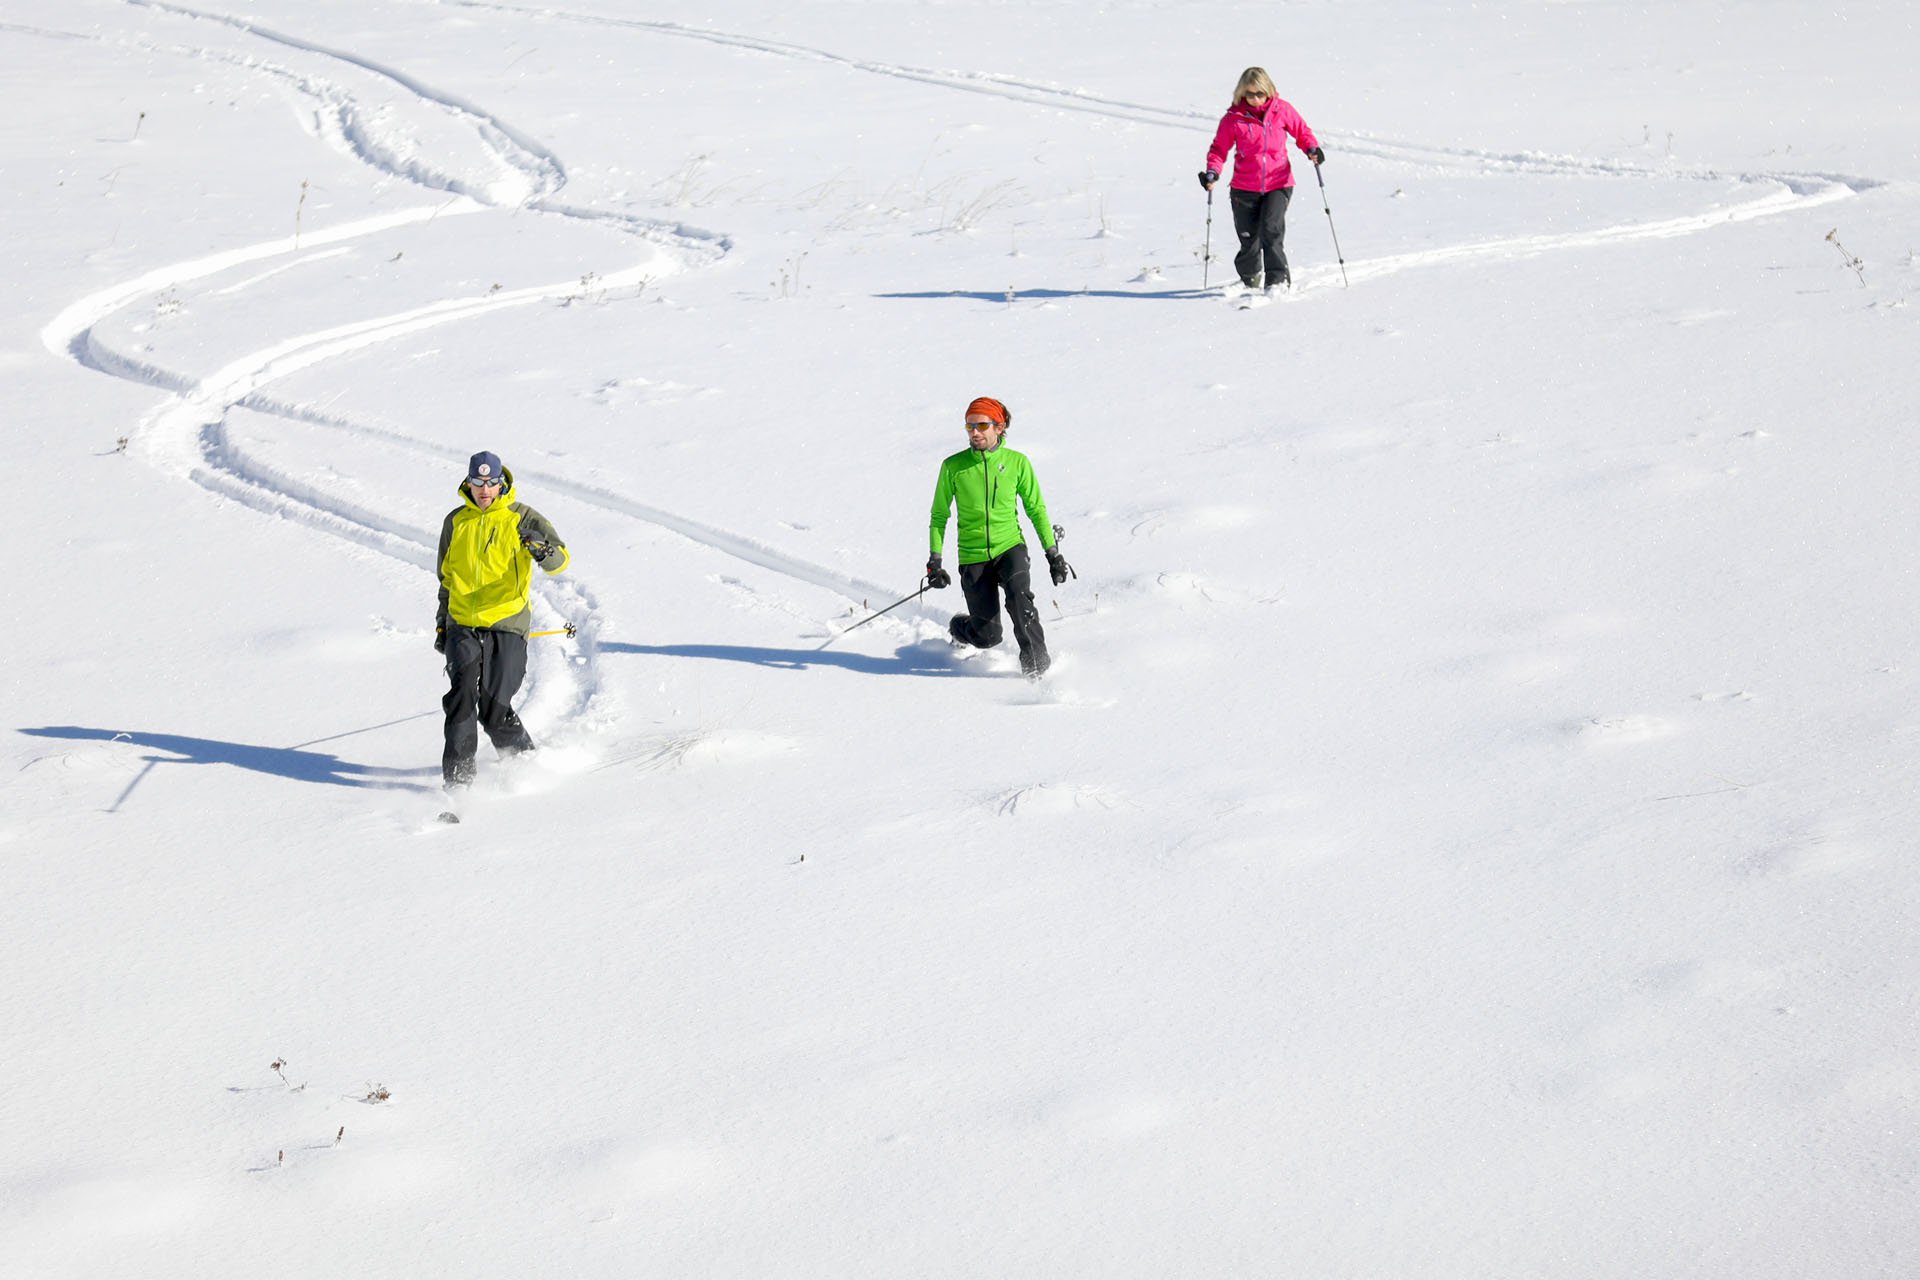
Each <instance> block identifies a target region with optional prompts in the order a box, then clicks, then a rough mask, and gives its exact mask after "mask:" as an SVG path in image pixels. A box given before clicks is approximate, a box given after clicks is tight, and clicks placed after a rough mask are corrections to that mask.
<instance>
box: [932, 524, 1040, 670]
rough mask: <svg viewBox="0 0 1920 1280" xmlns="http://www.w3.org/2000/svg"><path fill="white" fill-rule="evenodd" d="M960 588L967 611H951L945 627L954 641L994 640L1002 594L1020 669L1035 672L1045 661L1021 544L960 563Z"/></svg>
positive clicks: (980, 643)
mask: <svg viewBox="0 0 1920 1280" xmlns="http://www.w3.org/2000/svg"><path fill="white" fill-rule="evenodd" d="M960 590H961V591H962V592H964V593H965V595H966V597H967V612H965V613H960V614H955V615H954V618H953V622H952V623H951V624H949V625H948V627H947V630H948V632H949V633H950V634H951V635H952V636H953V638H954V639H955V640H958V641H959V642H960V643H962V644H970V645H972V646H974V647H975V648H976V649H991V648H992V647H993V646H994V645H997V644H999V643H1000V637H1001V629H1000V597H1001V595H1002V594H1004V595H1005V596H1006V597H1007V615H1008V616H1009V617H1011V618H1012V619H1013V638H1014V640H1015V641H1016V642H1017V643H1018V644H1019V646H1020V669H1021V670H1022V671H1024V672H1026V673H1027V674H1028V675H1039V674H1040V673H1041V672H1043V671H1045V670H1046V669H1047V667H1048V665H1049V664H1050V659H1049V658H1048V657H1047V636H1046V632H1044V631H1042V630H1041V629H1040V610H1039V609H1037V608H1035V607H1034V603H1033V572H1032V562H1031V561H1030V560H1029V559H1028V556H1027V544H1026V543H1024V542H1023V543H1021V544H1020V545H1019V546H1017V547H1012V548H1009V549H1008V550H1006V551H1003V552H1001V553H1000V554H999V555H997V556H995V557H994V558H993V559H991V560H982V561H981V562H980V563H978V564H963V565H961V566H960Z"/></svg>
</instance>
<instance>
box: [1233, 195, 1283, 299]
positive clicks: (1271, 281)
mask: <svg viewBox="0 0 1920 1280" xmlns="http://www.w3.org/2000/svg"><path fill="white" fill-rule="evenodd" d="M1229 199H1230V201H1231V203H1232V205H1233V232H1234V234H1235V235H1237V236H1239V237H1240V252H1239V253H1236V254H1234V255H1233V267H1234V270H1236V271H1238V272H1239V273H1240V280H1241V282H1242V283H1243V284H1246V285H1248V286H1252V285H1254V284H1256V283H1258V281H1259V279H1260V268H1261V266H1262V260H1263V259H1264V265H1265V266H1266V271H1267V287H1268V288H1269V289H1272V288H1275V287H1277V286H1279V285H1283V284H1292V283H1293V274H1292V273H1291V272H1290V271H1288V270H1287V249H1286V243H1287V205H1288V203H1290V202H1291V201H1292V200H1293V188H1292V187H1281V188H1280V189H1279V190H1278V191H1267V192H1259V191H1235V192H1231V193H1230V194H1229Z"/></svg>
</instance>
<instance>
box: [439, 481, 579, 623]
mask: <svg viewBox="0 0 1920 1280" xmlns="http://www.w3.org/2000/svg"><path fill="white" fill-rule="evenodd" d="M506 480H507V486H506V488H504V489H502V490H501V491H500V496H499V497H497V498H495V499H494V500H493V502H492V503H491V504H490V505H489V506H488V507H487V509H486V510H485V511H482V510H481V509H480V508H479V507H477V506H475V505H474V502H473V495H472V494H470V493H468V492H467V485H466V482H465V481H461V483H460V505H459V506H458V507H456V508H454V509H453V510H452V511H449V512H448V513H447V518H446V520H445V521H443V522H442V523H441V525H440V555H439V559H438V563H439V565H440V612H439V617H438V622H439V625H440V626H441V627H443V628H444V627H445V626H446V625H447V624H448V622H450V621H451V622H455V623H458V624H459V625H460V626H463V627H491V628H493V629H494V630H496V631H511V632H513V633H514V634H515V635H521V636H523V635H525V634H527V631H528V629H529V628H530V627H531V625H532V623H533V609H532V607H531V605H530V601H531V600H532V598H533V557H532V556H531V555H530V554H528V552H527V548H526V545H525V541H523V540H529V541H534V542H551V543H552V544H553V546H554V554H553V555H550V556H548V557H547V562H546V564H544V565H542V566H541V567H542V568H543V569H545V570H546V571H547V572H548V573H559V572H560V571H561V570H562V569H564V568H566V567H567V565H568V564H569V563H570V559H571V558H570V557H569V556H568V555H567V547H566V544H565V543H564V542H562V541H561V540H560V535H559V533H557V532H555V530H554V527H553V525H552V523H551V522H549V521H548V519H547V518H546V517H545V516H543V515H541V514H540V513H539V512H538V511H535V510H534V509H533V508H532V507H526V506H521V505H520V503H519V502H517V501H515V499H514V496H513V472H512V471H511V470H509V471H507V472H506Z"/></svg>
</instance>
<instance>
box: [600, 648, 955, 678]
mask: <svg viewBox="0 0 1920 1280" xmlns="http://www.w3.org/2000/svg"><path fill="white" fill-rule="evenodd" d="M600 652H601V653H643V654H650V655H653V656H657V657H662V658H705V659H709V660H712V661H716V662H745V663H750V664H752V665H753V666H758V667H777V668H780V669H781V670H784V671H801V670H805V669H806V668H808V667H838V668H840V669H841V670H842V671H857V672H859V673H860V674H862V675H870V676H935V677H945V676H967V675H971V674H973V673H971V672H968V671H965V670H963V669H962V668H961V667H960V665H959V660H958V659H957V658H955V657H954V656H953V649H952V647H951V646H950V645H947V644H942V643H937V642H932V641H926V642H922V643H919V644H911V645H907V646H906V647H905V648H902V649H898V650H896V651H895V652H894V654H893V656H892V657H881V656H879V655H877V654H870V653H854V652H852V651H848V652H844V653H843V652H841V651H839V650H837V649H774V648H769V647H767V646H765V645H743V644H625V643H622V642H617V641H616V642H612V643H607V644H602V645H601V646H600Z"/></svg>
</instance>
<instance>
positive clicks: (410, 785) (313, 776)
mask: <svg viewBox="0 0 1920 1280" xmlns="http://www.w3.org/2000/svg"><path fill="white" fill-rule="evenodd" d="M19 732H21V733H23V734H25V735H27V736H28V737H33V738H64V739H66V740H68V741H71V742H117V743H125V744H127V745H129V746H132V747H136V748H138V749H141V750H143V751H147V752H151V753H156V754H149V755H146V756H144V757H142V758H143V759H144V760H145V761H146V767H145V768H143V769H141V770H140V772H139V773H138V774H137V775H136V776H135V777H134V779H133V781H132V782H129V783H128V784H127V787H126V790H124V791H122V792H121V793H120V795H119V798H118V799H116V800H115V801H114V802H113V804H112V805H111V806H109V807H108V809H107V812H108V813H117V812H119V810H120V807H121V806H122V805H124V804H125V803H126V802H127V800H128V798H129V797H131V796H132V795H133V792H134V789H135V788H136V787H138V786H139V785H140V784H141V783H142V782H143V781H145V780H146V777H147V775H148V774H150V773H152V772H153V771H154V769H155V768H156V767H158V766H160V765H163V764H215V765H232V766H233V767H235V768H238V769H249V770H252V771H253V772H255V773H264V774H269V775H271V776H273V777H276V778H286V779H288V780H290V781H293V782H307V783H319V784H323V785H326V786H336V787H368V788H372V789H375V790H380V791H420V792H432V791H437V790H438V789H439V788H438V787H437V786H433V785H427V784H423V783H420V782H414V781H410V779H414V778H428V777H431V778H438V777H439V776H440V769H439V767H438V766H431V767H426V768H414V769H390V768H386V767H383V766H380V765H370V764H356V763H355V762H353V761H351V760H342V759H341V758H340V757H339V756H336V755H332V754H330V753H328V752H325V751H305V750H302V749H300V748H298V747H262V746H255V745H254V744H252V743H246V742H223V741H221V740H220V739H218V738H190V737H187V736H185V735H183V734H176V733H136V732H129V731H126V730H121V729H89V728H85V727H82V726H80V725H44V726H41V727H40V728H37V729H21V730H20V731H19ZM340 736H346V735H340Z"/></svg>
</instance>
